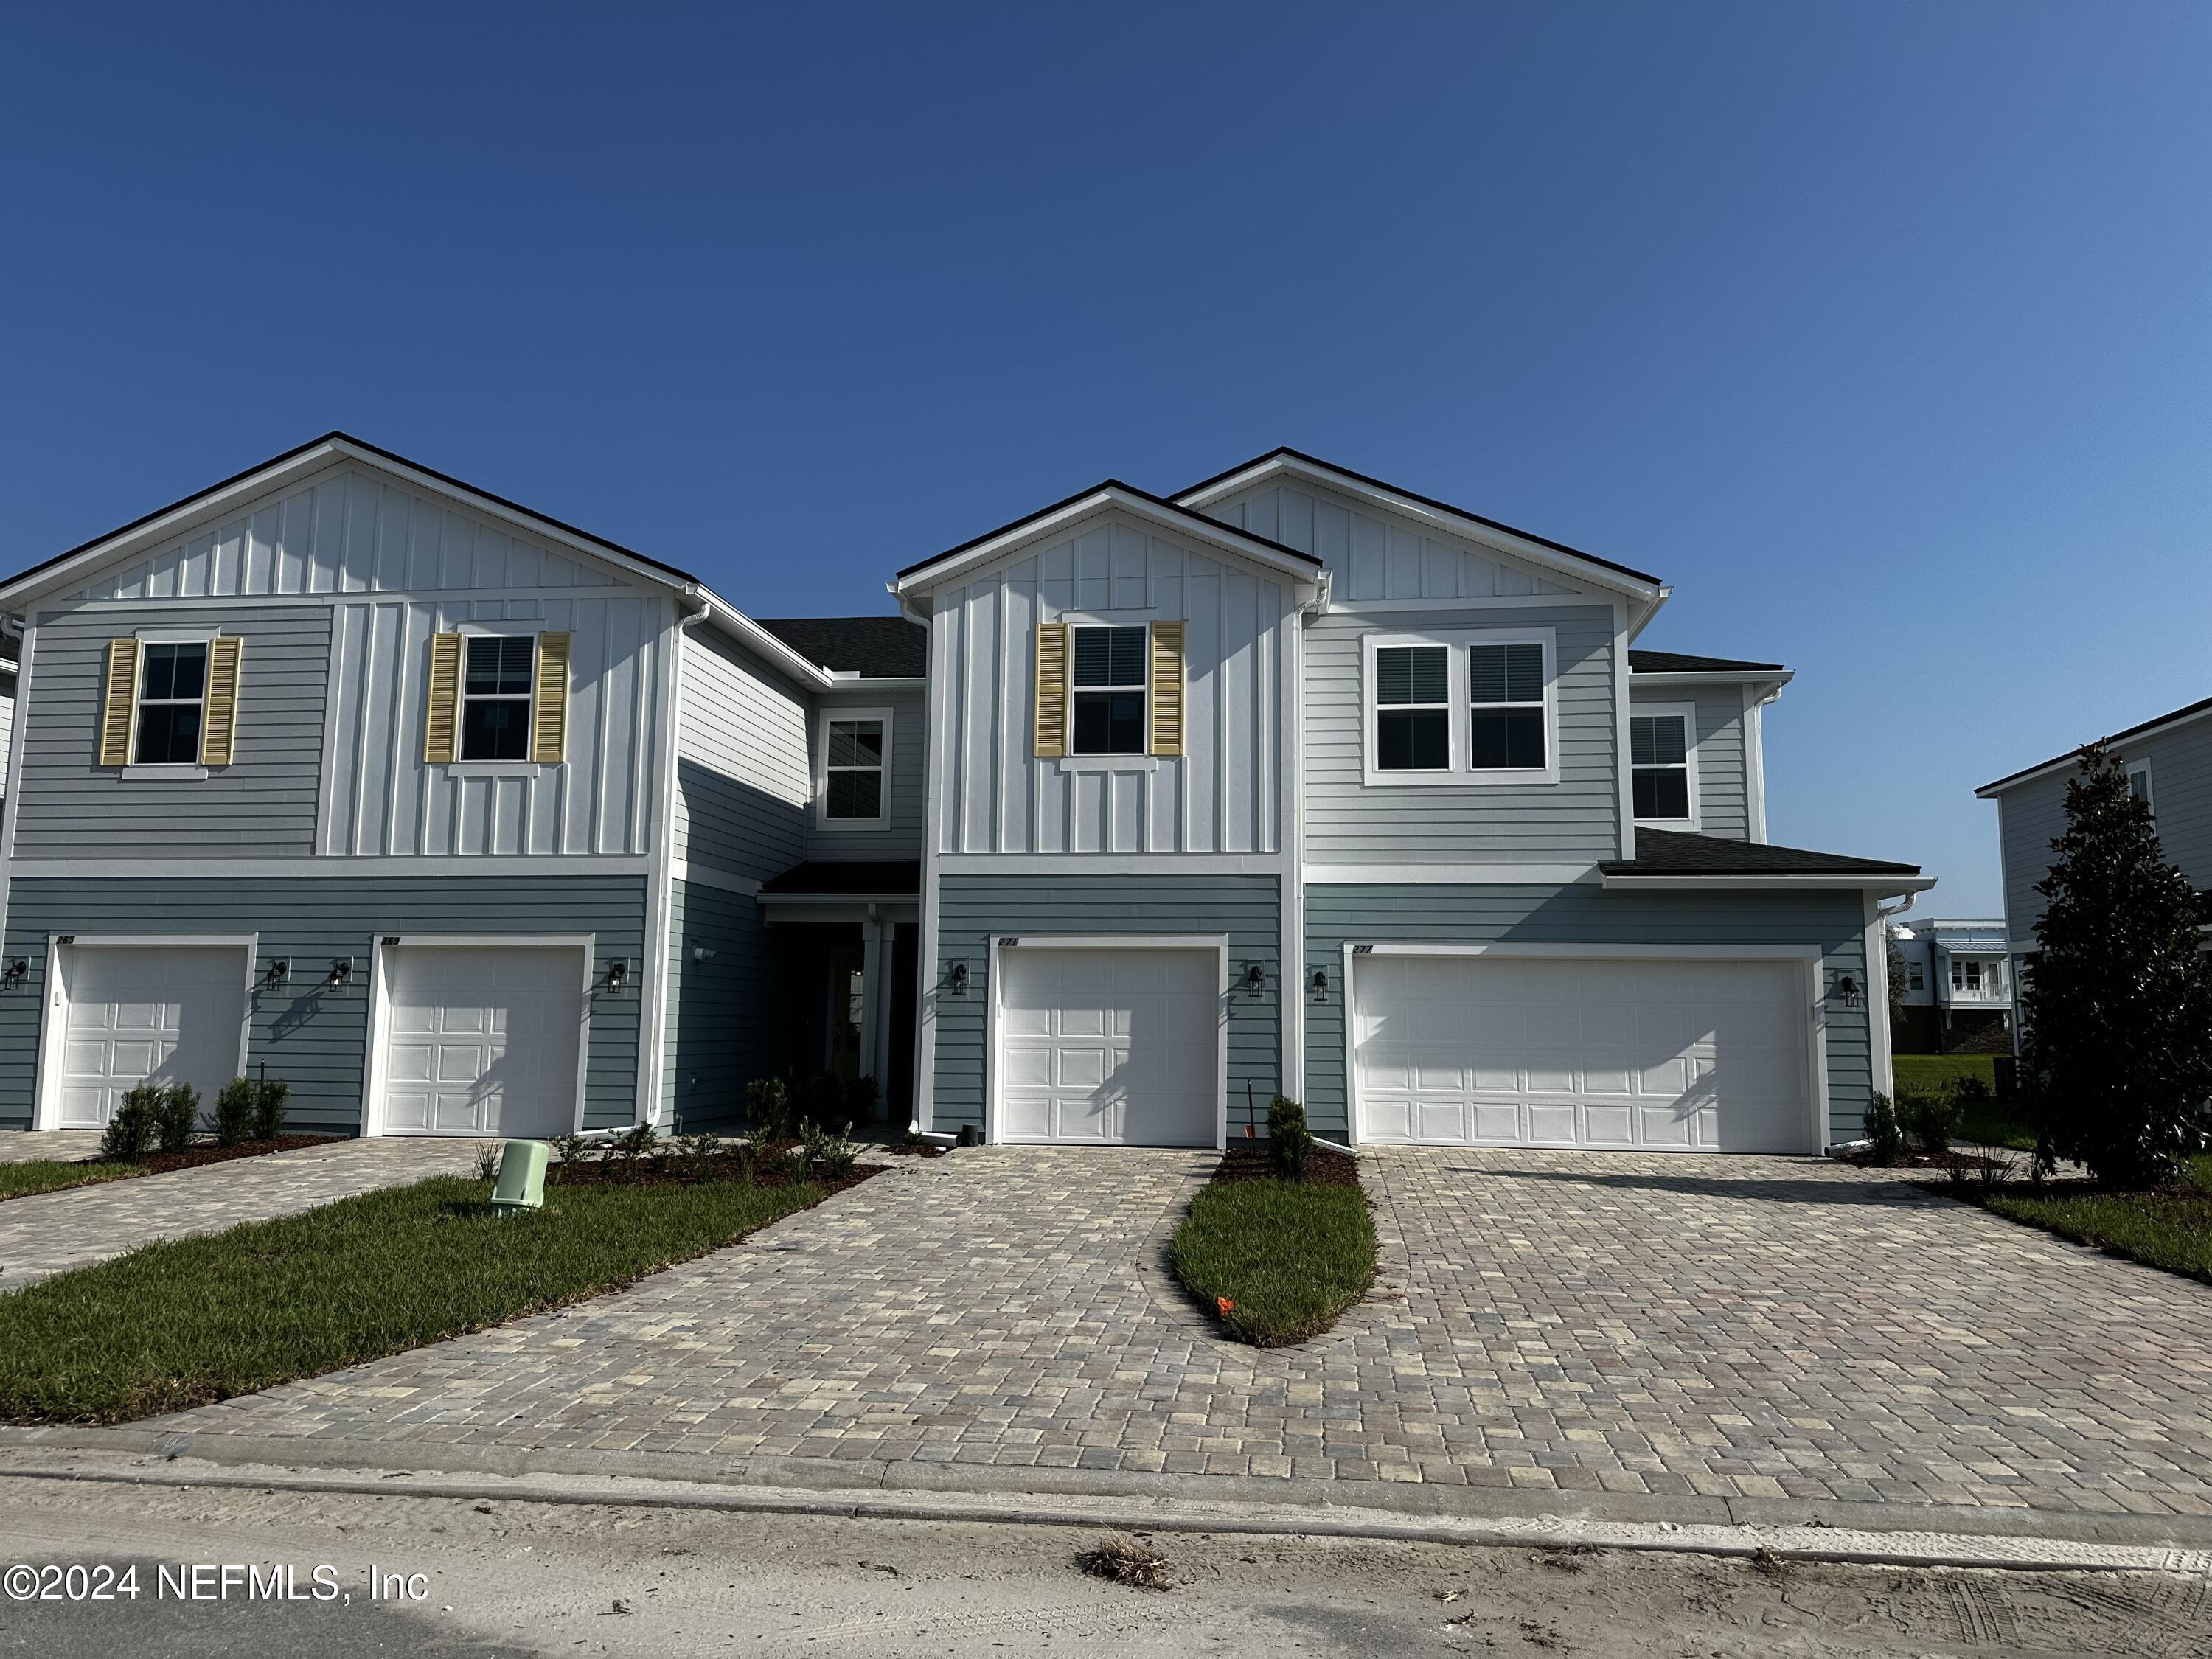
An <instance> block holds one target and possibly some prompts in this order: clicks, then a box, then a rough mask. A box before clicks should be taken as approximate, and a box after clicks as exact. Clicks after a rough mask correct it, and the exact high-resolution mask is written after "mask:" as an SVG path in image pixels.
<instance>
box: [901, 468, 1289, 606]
mask: <svg viewBox="0 0 2212 1659" xmlns="http://www.w3.org/2000/svg"><path fill="white" fill-rule="evenodd" d="M1109 508H1117V509H1119V510H1120V511H1121V512H1124V513H1128V514H1130V515H1131V516H1132V517H1133V518H1139V519H1142V520H1145V521H1146V523H1148V524H1153V525H1158V526H1159V527H1160V528H1161V529H1162V530H1163V531H1164V532H1167V533H1168V534H1169V535H1171V536H1180V537H1183V538H1187V539H1188V540H1191V541H1197V542H1206V543H1209V544H1212V546H1215V547H1218V548H1220V549H1222V550H1225V551H1227V552H1231V553H1234V554H1236V555H1237V556H1238V557H1240V558H1243V559H1248V560H1249V561H1251V562H1253V563H1255V564H1257V565H1261V566H1264V567H1265V568H1267V569H1269V570H1273V571H1275V572H1277V573H1279V574H1283V575H1286V576H1290V577H1291V578H1292V579H1293V580H1297V581H1299V582H1302V583H1304V585H1305V586H1308V587H1316V586H1318V584H1319V583H1320V581H1321V575H1322V572H1321V567H1320V566H1319V565H1318V564H1316V563H1310V562H1308V561H1306V560H1304V559H1302V558H1298V557H1297V556H1293V555H1290V554H1285V553H1282V552H1279V551H1278V550H1276V549H1275V548H1273V547H1272V546H1270V545H1269V544H1267V543H1266V542H1263V541H1261V540H1258V539H1257V538H1254V537H1250V536H1248V535H1246V534H1245V533H1244V532H1243V531H1241V530H1238V529H1237V528H1236V527H1235V526H1233V525H1225V524H1218V523H1216V522H1214V521H1213V520H1209V519H1204V518H1200V517H1199V516H1197V515H1195V514H1193V513H1188V512H1180V513H1179V512H1176V511H1174V510H1173V509H1171V508H1168V507H1162V506H1160V505H1159V503H1158V502H1157V501H1148V500H1146V498H1145V497H1143V496H1141V495H1133V494H1131V493H1130V492H1129V491H1127V490H1125V489H1120V488H1118V487H1116V486H1115V485H1110V484H1109V485H1108V486H1106V487H1105V488H1103V489H1094V490H1092V491H1091V493H1090V494H1089V495H1084V496H1079V497H1078V498H1077V499H1076V500H1074V501H1070V502H1068V503H1067V504H1066V506H1064V507H1060V508H1058V509H1056V510H1054V511H1053V512H1051V513H1046V514H1045V515H1044V516H1043V517H1042V518H1038V519H1030V520H1024V522H1023V523H1021V524H1018V525H1016V526H1013V527H1012V529H1010V530H1005V531H1002V532H1000V533H999V534H998V535H996V536H994V537H992V538H990V539H989V540H988V541H986V542H979V543H977V544H975V545H974V546H972V547H967V548H963V549H962V550H960V551H959V552H957V553H948V554H945V555H944V556H942V557H939V558H936V559H933V560H931V561H930V562H928V563H927V564H925V565H921V566H919V567H918V568H915V569H914V570H913V571H911V572H909V573H908V574H906V575H903V576H899V577H896V578H894V579H893V580H892V582H891V584H890V591H891V592H892V593H893V594H894V595H895V596H896V597H897V598H898V599H900V600H901V601H902V603H903V601H904V600H905V599H906V598H907V596H908V595H909V594H917V593H925V592H928V591H930V590H932V589H933V588H937V587H939V586H943V585H944V584H945V582H947V581H949V580H951V579H952V578H953V577H955V576H957V575H958V574H960V573H961V572H963V571H964V570H972V569H974V568H975V567H977V566H978V565H982V564H987V563H989V562H991V561H993V560H994V559H1000V558H1004V557H1005V556H1006V555H1007V554H1009V553H1012V552H1014V551H1016V550H1018V549H1020V548H1023V547H1025V546H1027V545H1028V544H1030V543H1031V542H1035V541H1041V540H1043V539H1045V538H1049V537H1053V536H1057V535H1060V534H1061V533H1062V532H1066V531H1067V530H1069V529H1071V528H1072V527H1073V526H1076V525H1078V524H1080V523H1081V522H1083V520H1085V519H1090V518H1095V517H1097V515H1098V514H1099V513H1103V512H1106V511H1108V510H1109ZM1301 597H1307V596H1304V595H1302V596H1301Z"/></svg>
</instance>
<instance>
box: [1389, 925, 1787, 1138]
mask: <svg viewBox="0 0 2212 1659" xmlns="http://www.w3.org/2000/svg"><path fill="white" fill-rule="evenodd" d="M1799 973H1800V970H1799V969H1798V968H1797V967H1796V964H1794V963H1776V962H1701V961H1691V962H1668V961H1648V960H1641V959H1635V958H1620V959H1574V958H1559V957H1510V956H1494V957H1493V956H1479V957H1474V956H1471V957H1376V958H1371V959H1370V960H1368V961H1364V962H1362V963H1358V964H1356V965H1355V968H1354V979H1353V999H1352V1000H1353V1003H1354V1005H1355V1006H1354V1009H1353V1016H1352V1020H1351V1022H1350V1025H1351V1029H1352V1032H1353V1034H1354V1035H1353V1054H1352V1063H1353V1066H1354V1069H1355V1072H1356V1076H1357V1084H1358V1091H1359V1109H1360V1133H1361V1134H1362V1135H1363V1137H1364V1138H1367V1139H1376V1140H1415V1141H1435V1142H1438V1143H1453V1142H1458V1143H1462V1144H1464V1143H1467V1142H1474V1143H1476V1144H1494V1145H1514V1144H1528V1145H1540V1146H1602V1147H1623V1148H1626V1147H1638V1146H1644V1147H1651V1148H1655V1149H1667V1148H1673V1149H1688V1148H1691V1147H1718V1148H1725V1149H1728V1150H1741V1151H1747V1152H1749V1151H1762V1152H1764V1151H1777V1150H1802V1149H1803V1148H1805V1147H1806V1146H1808V1145H1809V1143H1810V1141H1811V1139H1812V1138H1813V1130H1812V1123H1811V1117H1812V1112H1811V1082H1810V1077H1809V1071H1808V1034H1807V1030H1806V1024H1807V1022H1806V1011H1805V1008H1804V1006H1803V1002H1802V990H1801V988H1800V978H1799ZM1408 1030H1411V1031H1412V1032H1413V1033H1415V1034H1416V1040H1415V1041H1413V1042H1406V1041H1403V1040H1398V1041H1393V1038H1394V1037H1397V1036H1401V1034H1403V1033H1405V1032H1407V1031H1408Z"/></svg>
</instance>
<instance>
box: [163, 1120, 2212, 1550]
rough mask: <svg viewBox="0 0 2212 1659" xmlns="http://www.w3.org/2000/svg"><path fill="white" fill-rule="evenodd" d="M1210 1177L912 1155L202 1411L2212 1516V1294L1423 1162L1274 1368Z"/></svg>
mask: <svg viewBox="0 0 2212 1659" xmlns="http://www.w3.org/2000/svg"><path fill="white" fill-rule="evenodd" d="M1210 1161H1211V1160H1210V1157H1209V1156H1207V1155H1204V1154H1191V1153H1183V1152H1097V1151H1080V1152H1078V1151H1072V1150H1070V1151H1058V1150H1053V1151H1045V1150H1033V1149H1032V1150H1014V1149H987V1150H982V1151H975V1152H961V1153H957V1154H956V1155H955V1156H953V1157H951V1158H946V1159H944V1160H941V1161H938V1162H934V1163H931V1164H920V1165H917V1164H913V1163H909V1162H906V1161H904V1160H901V1161H900V1162H901V1165H902V1167H901V1168H899V1169H898V1170H896V1172H894V1173H892V1174H890V1175H886V1176H879V1177H878V1178H877V1179H876V1180H874V1181H872V1182H868V1183H866V1185H864V1186H862V1187H860V1188H856V1189H854V1190H853V1191H851V1192H848V1193H846V1194H842V1195H840V1196H839V1197H837V1198H836V1199H833V1200H830V1201H829V1203H828V1204H826V1205H824V1206H822V1207H820V1208H818V1209H817V1210H814V1211H811V1212H806V1213H805V1214H802V1215H799V1216H795V1217H793V1218H789V1219H787V1220H786V1221H784V1222H781V1223H779V1224H778V1225H775V1227H773V1228H770V1229H768V1230H766V1231H763V1232H762V1233H760V1234H757V1235H756V1236H755V1237H753V1238H752V1239H751V1240H749V1241H748V1242H747V1243H744V1244H743V1245H740V1246H738V1247H737V1248H735V1249H730V1250H726V1251H723V1252H721V1253H720V1254H718V1255H714V1256H712V1257H708V1258H706V1259H704V1260H702V1261H698V1262H695V1263H693V1264H691V1265H690V1266H687V1267H679V1268H677V1269H674V1270H672V1271H671V1272H668V1273H661V1274H659V1275H657V1276H655V1277H653V1278H652V1279H647V1280H646V1281H645V1282H643V1283H642V1284H641V1285H637V1286H635V1288H633V1289H631V1290H629V1291H624V1292H622V1293H620V1294H617V1295H614V1296H611V1297H605V1298H602V1299H600V1300H599V1301H596V1302H593V1303H591V1304H586V1305H584V1306H581V1307H578V1308H574V1309H570V1310H566V1311H564V1312H562V1313H559V1314H553V1315H548V1316H541V1317H538V1318H533V1319H529V1320H525V1321H521V1322H518V1323H516V1324H513V1325H511V1326H507V1327H504V1328H501V1329H498V1330H494V1331H488V1332H484V1333H482V1334H477V1335H475V1336H471V1337H465V1338H463V1339H461V1340H458V1341H454V1342H449V1343H445V1344H441V1345H440V1346H436V1347H433V1348H428V1349H423V1350H420V1351H418V1352H414V1353H410V1354H404V1355H400V1356H398V1357H396V1358H392V1359H389V1360H385V1361H382V1362H380V1363H378V1364H373V1365H368V1366H364V1367H362V1368H360V1369H357V1370H351V1371H346V1372H342V1373H338V1374H336V1375H334V1376H327V1377H322V1378H318V1379H314V1380H313V1381H309V1382H305V1383H296V1384H293V1385H290V1386H289V1387H285V1388H282V1389H274V1390H271V1391H270V1392H269V1393H267V1394H264V1395H257V1396H254V1397H252V1398H249V1399H243V1400H238V1401H230V1402H228V1403H227V1404H224V1405H221V1406H216V1407H207V1408H204V1409H202V1410H199V1411H197V1412H193V1413H185V1414H183V1415H181V1416H179V1417H177V1418H175V1419H168V1421H169V1422H170V1423H172V1424H173V1425H176V1426H179V1427H184V1428H191V1429H193V1430H197V1431H231V1432H237V1433H251V1434H258V1435H278V1436H288V1435H303V1436H316V1437H325V1438H348V1439H357V1440H360V1441H362V1442H366V1443H376V1442H404V1443H426V1442H438V1443H471V1444H479V1445H500V1446H510V1447H533V1448H536V1447H559V1448H605V1449H646V1450H671V1451H692V1452H699V1453H706V1454H712V1455H717V1456H721V1457H731V1456H738V1455H798V1456H805V1457H844V1458H881V1459H891V1460H905V1459H913V1460H923V1461H959V1462H987V1463H995V1464H1017V1465H1020V1464H1035V1465H1040V1466H1050V1467H1057V1468H1100V1469H1115V1470H1163V1469H1164V1470H1170V1471H1191V1472H1214V1473H1222V1474H1256V1475H1290V1474H1297V1475H1307V1476H1319V1477H1324V1478H1333V1479H1335V1480H1343V1481H1346V1482H1357V1481H1369V1480H1431V1481H1447V1482H1453V1483H1467V1484H1474V1485H1487V1486H1516V1487H1540V1488H1541V1487H1559V1488H1568V1489H1581V1490H1607V1491H1616V1492H1656V1493H1691V1492H1695V1493H1705V1494H1711V1495H1717V1496H1747V1497H1760V1496H1766V1497H1784V1496H1788V1497H1796V1498H1825V1497H1834V1498H1858V1499H1874V1500H1890V1501H1899V1502H1904V1503H1949V1504H2008V1505H2033V1506H2037V1507H2044V1508H2051V1509H2081V1510H2106V1511H2114V1510H2130V1511H2141V1512H2150V1513H2161V1512H2180V1513H2188V1514H2195V1515H2205V1514H2212V1486H2208V1484H2207V1480H2208V1474H2209V1473H2212V1291H2208V1290H2207V1289H2206V1288H2205V1287H2204V1286H2203V1285H2196V1284H2193V1283H2191V1282H2189V1281H2186V1280H2184V1279H2176V1278H2172V1277H2170V1276H2167V1275H2166V1274H2162V1273H2155V1272H2153V1271H2151V1270H2149V1269H2147V1268H2142V1267H2136V1266H2134V1265H2133V1264H2130V1263H2126V1262H2122V1261H2114V1260H2112V1259H2109V1258H2106V1257H2102V1256H2100V1255H2095V1254H2093V1253H2091V1252H2088V1251H2086V1250H2081V1249H2075V1248H2074V1247H2071V1246H2069V1245H2066V1244H2063V1243H2059V1242H2058V1241H2057V1240H2054V1239H2051V1238H2049V1237H2045V1235H2042V1234H2040V1233H2037V1232H2034V1231H2030V1230H2027V1229H2025V1228H2021V1227H2015V1226H2013V1225H2010V1224H2008V1223H2005V1222H2002V1221H1999V1220H1997V1219H1996V1218H1992V1217H1990V1216H1987V1215H1984V1214H1983V1213H1981V1212H1978V1211H1975V1210H1972V1209H1969V1208H1967V1207H1966V1206H1960V1205H1956V1204H1954V1203H1952V1202H1950V1201H1949V1200H1942V1199H1936V1198H1932V1197H1929V1196H1927V1195H1924V1194H1920V1193H1917V1192H1916V1191H1914V1190H1912V1189H1911V1188H1907V1187H1905V1186H1904V1185H1903V1184H1901V1183H1899V1182H1896V1181H1893V1180H1887V1179H1883V1178H1881V1177H1878V1176H1863V1175H1861V1174H1859V1173H1858V1172H1857V1171H1854V1170H1847V1169H1844V1168H1840V1167H1838V1166H1836V1165H1832V1164H1822V1163H1818V1162H1808V1161H1801V1160H1794V1159H1782V1158H1717V1157H1667V1156H1637V1155H1621V1154H1592V1155H1576V1154H1565V1153H1541V1152H1527V1153H1516V1152H1447V1151H1419V1152H1414V1151H1384V1152H1376V1153H1375V1154H1372V1155H1371V1156H1370V1157H1369V1158H1367V1159H1365V1160H1364V1161H1363V1170H1364V1175H1365V1177H1366V1180H1367V1183H1368V1187H1369V1190H1370V1194H1372V1195H1373V1197H1374V1199H1375V1202H1376V1214H1377V1218H1378V1222H1379V1224H1380V1226H1381V1230H1382V1231H1383V1237H1384V1249H1385V1254H1386V1271H1385V1275H1384V1280H1383V1284H1382V1285H1380V1286H1379V1287H1378V1291H1377V1294H1376V1297H1373V1298H1371V1299H1370V1302H1369V1303H1368V1304H1366V1305H1365V1306H1364V1307H1363V1308H1362V1309H1361V1310H1358V1311H1357V1312H1356V1313H1355V1314H1354V1315H1353V1316H1351V1317H1350V1318H1349V1319H1347V1320H1346V1322H1345V1323H1344V1324H1343V1325H1341V1326H1340V1328H1338V1330H1337V1331H1336V1332H1334V1333H1333V1334H1331V1335H1329V1336H1328V1337H1326V1338H1323V1339H1322V1340H1320V1341H1318V1342H1316V1343H1313V1344H1310V1345H1308V1346H1305V1347H1303V1348H1300V1349H1297V1350H1290V1351H1284V1352H1274V1353H1262V1352H1255V1351H1253V1350H1250V1349H1246V1348H1241V1347H1237V1346H1231V1345H1228V1344H1225V1343H1222V1342H1220V1341H1218V1340H1215V1339H1214V1338H1213V1337H1212V1335H1211V1334H1208V1330H1207V1328H1206V1324H1205V1322H1203V1321H1202V1320H1201V1319H1200V1318H1199V1317H1198V1316H1196V1315H1195V1314H1194V1312H1193V1310H1190V1309H1189V1308H1188V1306H1187V1305H1186V1304H1182V1302H1181V1301H1180V1299H1179V1298H1178V1297H1176V1293H1175V1292H1174V1291H1173V1289H1172V1287H1171V1285H1170V1284H1169V1282H1168V1281H1167V1279H1166V1278H1165V1275H1164V1271H1163V1270H1162V1268H1161V1266H1160V1263H1159V1261H1158V1252H1159V1249H1160V1247H1161V1245H1162V1243H1164V1238H1165V1237H1166V1232H1167V1229H1168V1227H1169V1226H1170V1225H1171V1224H1172V1221H1173V1220H1174V1218H1176V1215H1177V1214H1178V1213H1179V1212H1180V1208H1181V1204H1182V1200H1184V1199H1185V1197H1186V1196H1187V1194H1188V1193H1189V1192H1190V1191H1191V1190H1192V1189H1193V1187H1194V1182H1196V1181H1197V1180H1198V1179H1200V1177H1201V1176H1202V1175H1203V1172H1204V1171H1205V1170H1206V1167H1207V1165H1208V1164H1209V1163H1210ZM894 1484H895V1481H894Z"/></svg>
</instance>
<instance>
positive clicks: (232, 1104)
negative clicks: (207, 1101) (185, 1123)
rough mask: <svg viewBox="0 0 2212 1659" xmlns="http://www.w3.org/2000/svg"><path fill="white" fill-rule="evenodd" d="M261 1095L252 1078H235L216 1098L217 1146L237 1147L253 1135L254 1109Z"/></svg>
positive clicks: (225, 1085) (224, 1086)
mask: <svg viewBox="0 0 2212 1659" xmlns="http://www.w3.org/2000/svg"><path fill="white" fill-rule="evenodd" d="M260 1094H261V1091H260V1089H259V1087H258V1085H256V1084H255V1083H254V1081H253V1079H252V1078H250V1077H234V1078H233V1079H231V1080H230V1081H229V1082H228V1083H226V1084H224V1085H222V1089H221V1090H220V1091H218V1092H217V1093H216V1097H215V1144H216V1146H237V1145H238V1143H239V1142H240V1141H241V1140H243V1139H246V1136H247V1135H249V1134H251V1133H253V1108H254V1105H255V1103H256V1102H257V1101H258V1098H259V1097H260Z"/></svg>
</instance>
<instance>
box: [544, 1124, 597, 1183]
mask: <svg viewBox="0 0 2212 1659" xmlns="http://www.w3.org/2000/svg"><path fill="white" fill-rule="evenodd" d="M552 1147H553V1150H554V1151H555V1152H558V1153H559V1154H560V1155H561V1161H560V1162H559V1163H558V1164H555V1165H554V1166H553V1168H552V1169H551V1170H550V1171H549V1174H550V1176H551V1178H552V1179H553V1180H555V1181H558V1180H560V1179H561V1173H562V1170H566V1169H567V1168H568V1166H569V1165H570V1164H580V1163H582V1162H583V1160H584V1155H585V1154H586V1152H590V1151H591V1150H592V1143H591V1142H590V1141H588V1140H586V1139H584V1137H583V1136H582V1135H580V1134H579V1133H575V1132H574V1131H573V1130H572V1131H570V1132H569V1133H567V1134H565V1135H556V1136H554V1137H553V1140H552Z"/></svg>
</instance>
